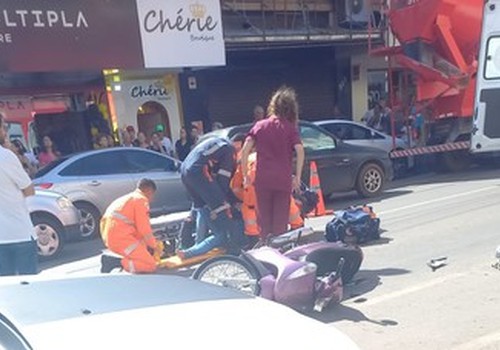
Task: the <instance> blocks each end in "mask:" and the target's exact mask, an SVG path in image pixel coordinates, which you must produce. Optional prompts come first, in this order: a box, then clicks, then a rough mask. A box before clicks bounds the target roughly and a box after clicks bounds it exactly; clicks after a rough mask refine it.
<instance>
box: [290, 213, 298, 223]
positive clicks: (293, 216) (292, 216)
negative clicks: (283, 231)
mask: <svg viewBox="0 0 500 350" xmlns="http://www.w3.org/2000/svg"><path fill="white" fill-rule="evenodd" d="M298 218H300V212H298V213H296V214H295V215H290V217H289V218H288V220H289V221H290V222H294V221H295V220H297V219H298Z"/></svg>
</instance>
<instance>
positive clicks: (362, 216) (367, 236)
mask: <svg viewBox="0 0 500 350" xmlns="http://www.w3.org/2000/svg"><path fill="white" fill-rule="evenodd" d="M379 229H380V219H379V218H377V217H376V215H375V213H374V212H373V208H372V207H369V206H366V205H364V206H358V207H350V208H348V209H346V210H338V211H336V212H335V215H334V217H333V219H332V220H331V221H330V222H329V223H328V224H326V229H325V236H326V240H327V241H329V242H337V241H342V242H344V243H349V244H360V243H366V242H369V241H373V240H377V239H379V238H380V232H379Z"/></svg>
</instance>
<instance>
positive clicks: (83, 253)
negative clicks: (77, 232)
mask: <svg viewBox="0 0 500 350" xmlns="http://www.w3.org/2000/svg"><path fill="white" fill-rule="evenodd" d="M103 249H105V248H104V244H103V242H102V240H101V239H99V238H96V239H93V240H91V241H82V242H78V241H77V242H67V243H66V244H65V246H64V247H63V249H62V251H61V254H60V255H59V256H58V257H56V258H54V259H52V260H47V261H40V269H41V270H45V269H49V268H53V267H56V266H60V265H63V264H68V263H72V262H76V261H79V260H83V259H87V258H92V257H95V256H98V255H101V252H102V251H103Z"/></svg>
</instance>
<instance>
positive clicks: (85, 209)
mask: <svg viewBox="0 0 500 350" xmlns="http://www.w3.org/2000/svg"><path fill="white" fill-rule="evenodd" d="M75 207H76V208H77V209H78V210H79V211H80V216H81V221H80V237H79V238H80V239H81V240H90V239H93V238H94V237H96V236H97V235H99V221H100V219H101V214H100V213H99V211H98V210H97V209H96V208H95V207H94V206H93V205H91V204H89V203H85V202H76V203H75Z"/></svg>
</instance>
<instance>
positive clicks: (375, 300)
mask: <svg viewBox="0 0 500 350" xmlns="http://www.w3.org/2000/svg"><path fill="white" fill-rule="evenodd" d="M463 276H465V274H464V273H454V274H450V275H446V276H443V277H440V278H435V279H433V280H431V281H429V282H426V283H422V284H418V285H415V286H412V287H409V288H405V289H401V290H398V291H396V292H393V293H388V294H385V295H381V296H379V297H375V298H372V299H368V300H367V301H366V302H364V303H363V306H365V305H367V306H370V305H375V304H380V303H383V302H386V301H389V300H392V299H396V298H400V297H402V296H405V295H408V294H411V293H415V292H419V291H421V290H423V289H427V288H431V287H434V286H436V285H438V284H441V283H444V282H448V281H449V280H452V279H457V278H461V277H463Z"/></svg>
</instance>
